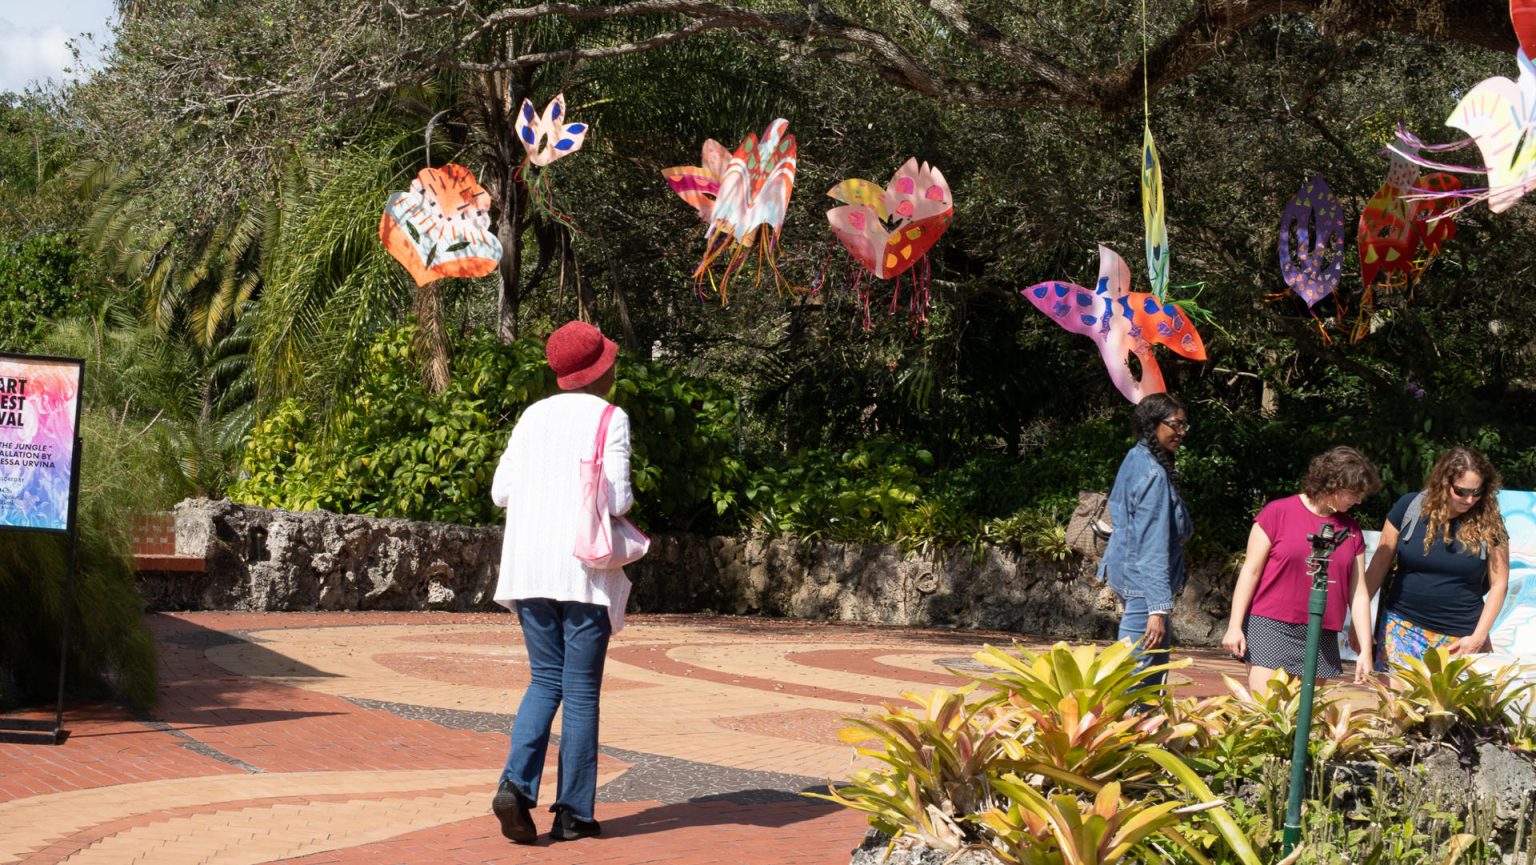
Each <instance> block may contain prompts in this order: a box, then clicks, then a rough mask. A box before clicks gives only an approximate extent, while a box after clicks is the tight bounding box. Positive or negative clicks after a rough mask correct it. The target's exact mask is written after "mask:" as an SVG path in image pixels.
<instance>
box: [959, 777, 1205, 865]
mask: <svg viewBox="0 0 1536 865" xmlns="http://www.w3.org/2000/svg"><path fill="white" fill-rule="evenodd" d="M994 783H995V784H996V786H997V788H998V790H999V791H1000V792H1002V793H1003V794H1004V795H1005V796H1007V797H1008V804H1007V805H1006V806H1000V807H998V808H994V809H993V810H991V811H988V812H987V813H985V814H982V815H981V821H982V823H983V824H984V825H985V826H986V827H987V828H988V829H990V830H991V833H992V849H993V851H994V852H995V853H996V854H997V856H998V858H999V859H1001V860H1003V861H1004V862H1006V863H1010V865H1076V863H1083V865H1088V863H1093V865H1115V863H1119V862H1162V861H1164V860H1165V858H1166V857H1165V856H1164V855H1163V854H1162V853H1161V852H1160V851H1157V850H1155V849H1154V848H1153V845H1152V844H1151V843H1149V842H1151V841H1154V840H1155V839H1157V838H1164V839H1167V840H1168V841H1170V842H1172V843H1175V844H1177V845H1178V846H1180V847H1181V848H1184V849H1185V850H1186V851H1188V852H1192V853H1193V857H1194V858H1195V861H1197V862H1203V861H1206V860H1205V857H1204V856H1201V855H1200V854H1199V853H1198V852H1197V851H1193V848H1192V847H1191V846H1190V845H1189V842H1188V841H1186V840H1185V839H1184V838H1183V836H1181V835H1179V834H1178V831H1177V826H1178V824H1179V823H1180V822H1181V821H1182V819H1183V817H1184V816H1185V815H1186V814H1192V813H1196V812H1198V811H1203V810H1207V809H1209V808H1211V807H1213V806H1214V803H1210V804H1204V805H1184V804H1183V803H1181V802H1177V801H1173V802H1155V803H1154V802H1127V801H1125V800H1123V799H1122V798H1121V796H1120V785H1119V784H1117V783H1114V782H1110V783H1108V784H1105V785H1104V786H1103V787H1101V788H1100V789H1099V792H1098V794H1097V795H1096V796H1095V797H1094V799H1093V802H1092V803H1091V804H1090V805H1088V806H1087V807H1085V805H1084V803H1083V802H1082V801H1080V800H1079V799H1078V797H1076V796H1073V795H1070V794H1064V793H1057V794H1054V795H1052V796H1049V797H1047V796H1045V795H1044V794H1042V793H1040V792H1039V791H1038V790H1036V789H1035V788H1034V787H1032V786H1030V785H1029V784H1028V783H1027V782H1026V781H1024V780H1023V779H1022V778H1020V777H1019V776H1017V775H1014V774H1011V773H1010V774H1008V775H1004V776H1003V777H1002V778H998V779H997V780H996V781H995V782H994Z"/></svg>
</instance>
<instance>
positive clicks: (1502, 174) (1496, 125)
mask: <svg viewBox="0 0 1536 865" xmlns="http://www.w3.org/2000/svg"><path fill="white" fill-rule="evenodd" d="M1509 17H1510V21H1511V23H1512V24H1513V25H1514V29H1515V36H1516V38H1517V39H1518V41H1519V43H1520V47H1519V48H1518V49H1517V50H1516V51H1515V65H1516V66H1517V67H1518V68H1519V70H1520V80H1519V81H1511V80H1509V79H1508V78H1505V77H1503V76H1494V77H1492V78H1486V79H1484V80H1482V81H1480V82H1478V83H1477V85H1476V86H1474V87H1473V88H1472V89H1471V90H1468V91H1467V93H1466V95H1465V96H1463V97H1462V98H1461V101H1460V102H1459V103H1457V105H1456V110H1454V111H1452V112H1451V116H1450V117H1448V118H1446V121H1445V125H1446V126H1451V127H1454V128H1456V129H1460V130H1462V131H1463V132H1465V133H1467V135H1468V136H1470V137H1469V138H1467V139H1464V140H1461V141H1453V142H1451V143H1449V144H1436V145H1430V144H1426V143H1425V142H1423V141H1422V140H1420V139H1419V138H1418V137H1416V136H1414V135H1413V134H1411V133H1409V132H1408V131H1407V130H1402V129H1400V130H1398V139H1399V140H1398V143H1396V144H1394V145H1393V149H1394V150H1397V151H1398V152H1399V153H1401V154H1403V155H1404V156H1405V157H1407V158H1409V159H1411V160H1413V161H1414V162H1415V163H1416V164H1418V165H1421V166H1424V167H1425V168H1431V169H1435V170H1438V171H1453V172H1461V173H1474V174H1485V175H1486V176H1487V184H1488V185H1487V186H1486V187H1483V188H1478V189H1461V188H1460V187H1459V186H1458V187H1457V188H1455V189H1450V190H1434V189H1426V190H1423V191H1421V192H1419V193H1418V197H1419V198H1422V199H1424V200H1429V201H1444V200H1450V201H1452V202H1453V203H1454V206H1452V207H1449V208H1448V209H1447V213H1449V214H1452V215H1454V214H1455V213H1457V212H1458V211H1460V210H1462V209H1464V208H1467V207H1471V206H1472V205H1474V204H1477V203H1478V202H1487V203H1488V209H1489V210H1490V211H1492V212H1494V213H1503V212H1504V211H1505V210H1508V209H1509V208H1510V207H1512V206H1513V205H1514V203H1515V202H1516V201H1519V200H1520V198H1521V197H1522V196H1524V195H1525V194H1526V193H1527V192H1530V191H1531V190H1532V189H1536V64H1533V62H1532V54H1531V52H1532V51H1533V50H1536V2H1533V0H1511V2H1510V4H1509ZM1469 144H1476V145H1477V149H1478V151H1479V152H1480V153H1481V154H1482V157H1483V162H1484V165H1483V166H1482V167H1475V168H1468V167H1467V166H1465V165H1454V164H1448V163H1441V162H1434V161H1431V160H1428V159H1425V158H1423V157H1421V156H1419V155H1418V154H1419V151H1429V152H1446V151H1450V150H1457V149H1460V148H1462V147H1465V146H1467V145H1469Z"/></svg>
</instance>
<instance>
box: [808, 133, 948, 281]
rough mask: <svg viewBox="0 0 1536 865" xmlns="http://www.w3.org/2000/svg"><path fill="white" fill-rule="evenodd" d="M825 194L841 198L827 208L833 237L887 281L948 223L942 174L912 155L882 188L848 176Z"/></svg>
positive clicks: (924, 252)
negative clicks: (836, 203) (832, 206)
mask: <svg viewBox="0 0 1536 865" xmlns="http://www.w3.org/2000/svg"><path fill="white" fill-rule="evenodd" d="M827 195H830V196H831V197H833V198H835V199H837V200H838V201H842V202H846V203H845V204H844V205H843V206H842V207H834V208H832V209H831V210H829V211H827V221H828V222H830V223H832V230H833V231H834V232H836V234H837V239H838V240H840V241H842V242H843V246H845V247H847V248H848V252H849V253H851V254H852V255H853V257H854V258H856V259H858V261H859V263H860V264H862V265H864V267H866V268H868V269H869V272H870V273H873V274H874V275H875V276H877V277H879V278H881V279H891V278H893V277H895V276H898V275H900V274H901V273H902V272H904V271H906V270H907V269H908V268H910V267H911V266H912V265H914V264H916V263H917V262H918V260H919V259H921V258H922V257H923V256H924V255H927V254H928V250H929V249H931V248H932V247H933V245H934V243H936V242H937V241H938V239H939V236H940V235H942V234H943V233H944V229H946V228H948V227H949V220H950V217H951V216H953V215H954V212H955V207H954V203H953V202H952V201H951V200H950V197H949V184H947V183H945V182H944V175H943V173H942V172H940V171H939V170H938V169H937V168H931V167H929V165H928V163H926V162H924V163H922V164H921V165H919V164H918V161H917V159H916V158H915V157H914V158H912V159H908V160H907V162H906V164H905V165H903V166H901V168H900V169H898V170H897V171H896V175H895V176H894V177H892V178H891V182H890V183H889V184H887V185H886V187H885V188H884V189H881V188H880V187H879V186H877V185H875V184H874V183H872V182H870V181H868V180H858V179H849V180H844V181H843V182H842V183H839V184H838V185H836V186H834V187H832V188H831V189H830V190H828V191H827Z"/></svg>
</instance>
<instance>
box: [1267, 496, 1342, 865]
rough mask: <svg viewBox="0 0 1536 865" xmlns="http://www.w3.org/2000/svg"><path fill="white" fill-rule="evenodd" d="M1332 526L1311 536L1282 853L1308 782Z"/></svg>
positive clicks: (1290, 842)
mask: <svg viewBox="0 0 1536 865" xmlns="http://www.w3.org/2000/svg"><path fill="white" fill-rule="evenodd" d="M1332 528H1333V527H1332V526H1328V525H1325V526H1324V527H1323V532H1322V533H1321V535H1314V536H1312V538H1311V540H1312V556H1311V558H1310V559H1308V564H1309V565H1310V567H1311V569H1312V594H1311V597H1310V598H1309V599H1308V603H1307V653H1306V655H1304V656H1303V658H1304V660H1303V661H1302V668H1301V705H1300V706H1299V707H1298V708H1297V711H1296V738H1295V741H1294V742H1293V744H1292V746H1291V790H1290V797H1289V799H1288V800H1287V801H1286V804H1285V832H1284V834H1283V835H1282V844H1281V849H1280V852H1281V855H1282V856H1288V855H1290V853H1291V851H1292V850H1294V849H1296V844H1297V842H1299V841H1300V840H1301V794H1302V792H1303V791H1304V790H1305V789H1306V785H1307V741H1308V740H1309V739H1310V738H1311V734H1312V695H1313V691H1314V690H1315V689H1316V686H1317V646H1318V643H1319V642H1321V639H1322V635H1323V611H1324V610H1326V609H1327V608H1328V557H1329V555H1330V554H1332V552H1333V546H1334V539H1333V532H1332V531H1331V530H1332Z"/></svg>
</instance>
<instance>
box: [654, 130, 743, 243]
mask: <svg viewBox="0 0 1536 865" xmlns="http://www.w3.org/2000/svg"><path fill="white" fill-rule="evenodd" d="M730 160H731V154H730V153H729V152H728V151H727V150H726V149H725V147H724V146H723V145H721V144H720V142H718V141H716V140H714V139H713V138H711V139H708V140H706V141H705V142H704V156H703V159H701V160H700V161H699V164H698V165H679V166H676V167H674V168H666V169H662V172H661V176H662V177H665V178H666V179H667V185H668V186H670V187H672V191H673V192H676V193H677V195H678V197H679V198H681V199H682V200H684V201H686V202H688V204H689V206H690V207H692V208H693V209H695V210H697V211H698V212H699V216H700V217H701V218H702V219H703V220H704V221H705V222H706V223H707V222H709V221H710V218H711V216H712V215H713V214H714V209H715V196H717V195H719V194H720V176H721V175H723V174H725V164H726V163H727V162H729V161H730Z"/></svg>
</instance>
